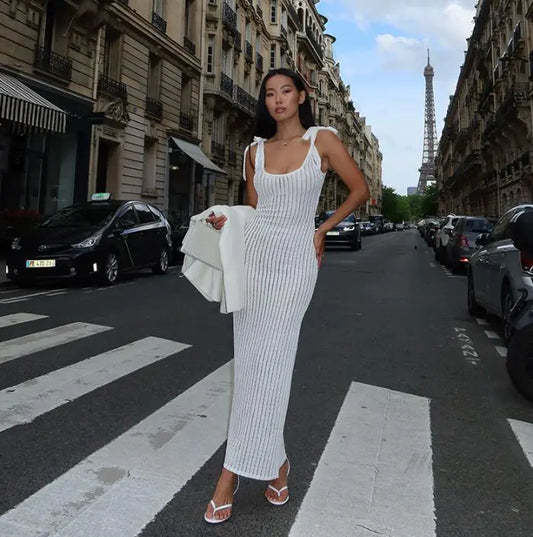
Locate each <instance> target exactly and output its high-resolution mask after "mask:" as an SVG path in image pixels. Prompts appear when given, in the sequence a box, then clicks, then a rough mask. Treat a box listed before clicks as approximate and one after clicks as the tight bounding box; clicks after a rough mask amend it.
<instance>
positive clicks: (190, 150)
mask: <svg viewBox="0 0 533 537" xmlns="http://www.w3.org/2000/svg"><path fill="white" fill-rule="evenodd" d="M172 141H173V142H174V143H175V144H176V145H177V146H178V147H179V148H180V149H181V150H182V151H183V152H184V153H186V154H187V155H189V157H191V158H192V159H194V160H195V161H196V162H198V164H200V166H203V167H204V168H206V169H207V170H212V171H214V172H217V173H223V174H224V175H227V173H226V172H225V171H224V170H223V169H222V168H219V167H218V166H217V165H216V164H215V163H214V162H211V160H209V157H208V156H207V155H206V154H205V153H204V152H203V151H202V148H201V147H200V146H199V145H194V144H191V143H190V142H186V141H185V140H181V139H180V138H174V137H173V138H172Z"/></svg>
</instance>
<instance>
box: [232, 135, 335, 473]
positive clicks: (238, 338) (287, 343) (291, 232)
mask: <svg viewBox="0 0 533 537" xmlns="http://www.w3.org/2000/svg"><path fill="white" fill-rule="evenodd" d="M320 128H326V127H311V128H310V129H308V130H307V131H306V133H305V134H304V135H303V138H304V139H305V140H310V146H309V150H308V153H307V156H306V158H305V160H304V162H303V163H302V165H301V166H300V168H298V169H297V170H295V171H293V172H290V173H287V174H272V173H268V172H267V171H265V166H264V162H265V157H264V140H263V139H261V138H256V139H255V142H254V143H255V144H257V146H258V147H257V151H256V158H255V175H254V187H255V189H256V190H257V193H258V202H257V207H256V211H255V213H254V215H253V217H252V218H251V220H250V221H249V222H248V223H247V224H246V226H245V229H244V239H245V247H246V259H245V273H246V282H245V289H246V299H245V306H244V308H243V309H241V310H239V311H237V312H235V313H234V314H233V332H234V345H235V349H234V392H233V403H232V410H231V418H230V424H229V431H228V443H227V450H226V458H225V462H224V467H225V468H226V469H228V470H230V471H232V472H234V473H236V474H239V475H241V476H244V477H249V478H252V479H261V480H272V479H275V478H276V477H278V472H279V468H280V466H281V465H282V464H283V462H284V461H285V459H286V458H287V456H286V454H285V443H284V440H283V429H284V426H285V417H286V414H287V407H288V403H289V396H290V388H291V380H292V372H293V368H294V360H295V357H296V351H297V347H298V338H299V334H300V326H301V323H302V320H303V317H304V314H305V312H306V310H307V308H308V306H309V302H310V301H311V297H312V295H313V291H314V288H315V283H316V279H317V275H318V263H317V259H316V254H315V248H314V245H313V236H314V230H315V223H314V217H315V211H316V207H317V204H318V198H319V195H320V191H321V188H322V183H323V180H324V175H325V174H324V173H323V172H322V171H321V169H320V168H321V158H320V155H319V153H318V151H317V149H316V147H315V138H316V134H317V131H318V130H319V129H320ZM331 130H333V131H334V132H336V131H335V129H333V128H331ZM245 158H246V154H245Z"/></svg>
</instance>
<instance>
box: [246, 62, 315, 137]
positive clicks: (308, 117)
mask: <svg viewBox="0 0 533 537" xmlns="http://www.w3.org/2000/svg"><path fill="white" fill-rule="evenodd" d="M275 75H284V76H287V77H289V78H290V79H291V80H292V81H293V83H294V85H295V86H296V89H297V90H298V91H299V92H300V91H305V101H304V102H303V103H302V104H301V105H300V106H299V110H298V115H299V116H300V123H301V124H302V126H303V127H305V128H306V129H308V128H309V127H313V126H314V125H315V118H314V116H313V111H312V109H311V102H310V100H309V93H308V92H307V88H306V86H305V82H304V81H303V79H302V77H301V76H300V75H299V74H298V73H295V72H294V71H291V70H290V69H284V68H279V69H272V70H271V71H269V72H268V73H267V74H266V75H265V78H263V81H262V82H261V88H260V90H259V97H258V99H257V106H256V109H255V122H254V126H253V131H252V136H260V137H261V138H267V139H268V138H272V136H274V134H276V130H277V125H276V121H275V120H274V118H273V117H272V116H271V115H270V112H269V111H268V108H267V107H266V104H265V98H266V83H267V82H268V81H269V80H270V79H271V78H272V77H273V76H275Z"/></svg>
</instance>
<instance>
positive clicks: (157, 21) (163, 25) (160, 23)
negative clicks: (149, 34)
mask: <svg viewBox="0 0 533 537" xmlns="http://www.w3.org/2000/svg"><path fill="white" fill-rule="evenodd" d="M152 26H153V27H154V28H156V29H157V30H159V31H160V32H162V33H164V34H165V33H166V32H167V21H166V20H165V19H164V18H163V17H161V15H158V14H157V13H156V12H155V11H152Z"/></svg>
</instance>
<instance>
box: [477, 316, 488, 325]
mask: <svg viewBox="0 0 533 537" xmlns="http://www.w3.org/2000/svg"><path fill="white" fill-rule="evenodd" d="M476 321H477V324H479V325H480V326H488V325H489V322H488V321H487V319H481V318H480V317H476Z"/></svg>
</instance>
